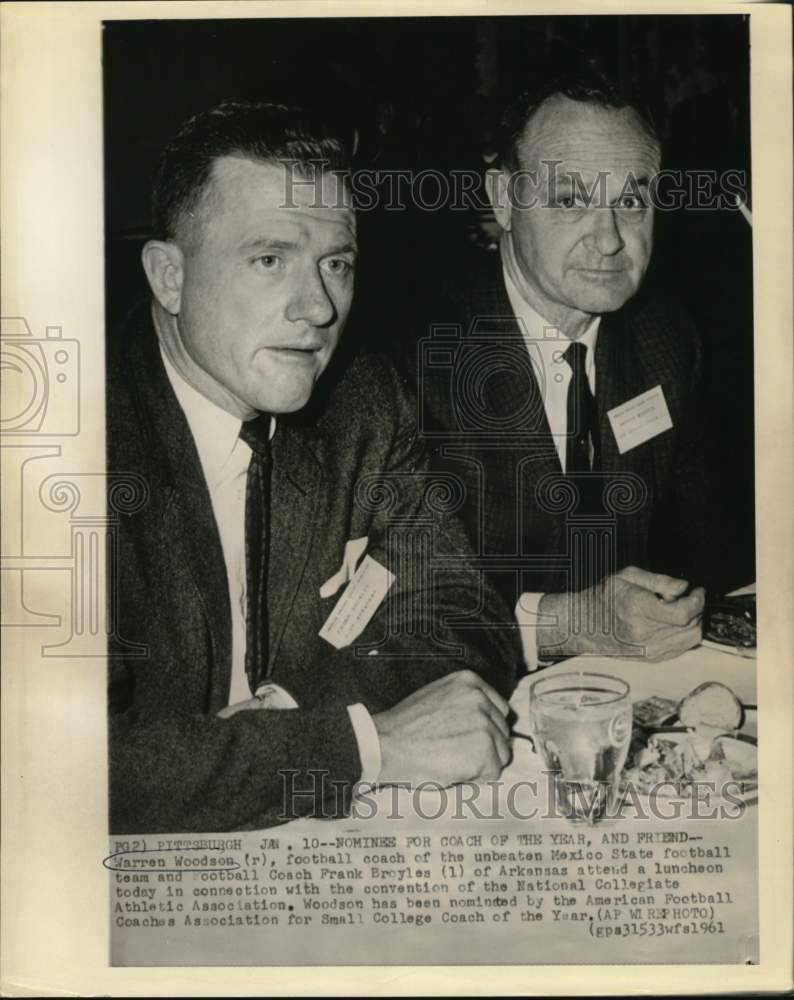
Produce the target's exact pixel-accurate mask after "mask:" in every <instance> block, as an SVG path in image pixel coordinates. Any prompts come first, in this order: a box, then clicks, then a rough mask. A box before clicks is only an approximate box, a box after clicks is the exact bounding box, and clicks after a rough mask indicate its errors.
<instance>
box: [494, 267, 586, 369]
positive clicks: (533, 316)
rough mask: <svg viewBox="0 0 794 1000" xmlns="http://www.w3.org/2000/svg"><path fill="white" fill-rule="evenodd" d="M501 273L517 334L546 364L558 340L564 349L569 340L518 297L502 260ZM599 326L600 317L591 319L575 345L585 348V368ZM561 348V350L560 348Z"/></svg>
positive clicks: (523, 299) (552, 356)
mask: <svg viewBox="0 0 794 1000" xmlns="http://www.w3.org/2000/svg"><path fill="white" fill-rule="evenodd" d="M502 274H503V276H504V282H505V288H506V290H507V297H508V299H509V300H510V305H511V306H512V307H513V312H514V313H515V315H516V319H518V320H521V324H520V325H521V332H522V333H523V335H524V339H525V340H526V341H527V346H529V345H530V344H532V345H533V347H536V348H537V349H538V350H539V351H540V354H541V357H542V358H543V363H544V365H548V364H549V362H550V361H552V360H553V359H554V355H555V354H556V352H557V351H559V350H560V340H563V341H565V346H567V344H569V343H572V341H571V339H570V338H569V337H566V336H565V334H564V333H563V332H562V330H559V329H557V327H555V326H554V325H553V324H552V323H549V322H548V320H545V319H544V318H543V317H542V316H541V315H540V313H538V312H537V311H536V310H535V309H533V308H532V306H531V305H530V304H529V303H528V302H527V300H526V299H525V298H524V296H523V295H522V294H521V292H520V290H519V289H518V287H517V285H516V283H515V281H513V277H512V275H511V273H510V268H509V267H507V266H505V263H504V261H503V263H502ZM600 324H601V317H600V316H593V318H592V320H591V321H590V323H589V325H588V327H587V329H586V330H585V332H584V333H583V334H582V336H581V337H579V338H578V340H579V343H580V344H584V346H585V347H586V348H587V349H588V350H587V362H588V366H589V365H592V364H593V363H594V358H595V346H596V340H597V339H598V328H599V326H600ZM564 349H565V347H563V350H564Z"/></svg>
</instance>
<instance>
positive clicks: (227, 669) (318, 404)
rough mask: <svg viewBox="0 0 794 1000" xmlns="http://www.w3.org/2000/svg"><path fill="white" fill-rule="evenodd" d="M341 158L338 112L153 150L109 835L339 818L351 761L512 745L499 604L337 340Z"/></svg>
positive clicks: (390, 390)
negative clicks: (147, 291)
mask: <svg viewBox="0 0 794 1000" xmlns="http://www.w3.org/2000/svg"><path fill="white" fill-rule="evenodd" d="M316 161H322V162H323V164H324V167H325V169H321V168H318V166H317V162H316ZM345 168H346V163H345V160H344V154H343V150H342V147H341V145H340V144H339V142H338V141H337V140H336V139H335V138H333V137H332V136H331V135H330V134H329V133H328V132H327V131H324V130H321V129H320V128H319V127H318V126H316V125H313V124H312V123H311V122H309V120H308V119H307V118H306V117H305V116H302V115H301V113H300V112H298V111H296V110H294V109H287V108H282V107H278V106H271V105H260V104H245V103H239V104H225V105H221V106H220V107H219V108H216V109H214V110H212V111H210V112H207V113H205V114H201V115H198V116H196V117H195V118H194V119H191V121H189V122H188V123H187V124H186V125H185V126H184V127H183V129H182V130H181V132H180V133H179V134H178V135H177V137H176V138H175V140H174V141H173V142H172V143H171V144H170V146H169V147H168V148H167V149H166V151H165V154H164V157H163V160H162V165H161V169H160V174H159V179H158V182H157V185H156V190H155V202H154V204H155V224H156V226H157V230H158V232H157V239H153V240H151V241H149V242H148V243H147V244H146V247H145V248H144V251H143V266H144V269H145V271H146V276H147V278H148V281H149V284H150V286H151V290H152V301H151V304H150V305H148V306H147V307H146V308H144V309H143V310H141V311H139V312H138V314H137V315H136V316H135V317H134V319H133V320H132V322H131V323H130V324H129V326H128V327H127V329H126V330H125V331H124V334H123V337H122V338H121V339H120V340H119V342H118V343H117V344H116V345H114V346H115V348H117V349H114V351H113V352H112V360H111V363H110V366H109V380H108V385H109V389H108V397H107V398H108V410H109V421H108V440H109V447H108V465H109V469H110V470H111V471H118V472H125V473H133V474H136V475H137V476H138V477H139V479H138V481H139V482H140V481H141V480H142V481H144V482H145V483H146V488H147V492H148V502H147V503H145V504H143V506H142V507H141V509H140V510H139V511H137V512H136V513H134V514H128V515H122V516H121V517H120V524H119V539H118V547H117V552H118V559H117V563H116V565H115V567H114V570H115V572H114V575H113V581H112V582H113V592H114V601H115V604H116V613H115V621H116V622H117V626H118V627H117V629H116V633H117V634H118V635H120V636H123V637H124V642H123V643H120V644H117V645H115V646H114V647H113V648H111V650H110V817H111V829H112V831H113V832H119V833H121V832H145V831H169V830H170V831H188V830H220V829H245V828H251V827H257V826H264V825H267V824H270V823H273V822H278V821H283V820H284V819H287V818H290V817H291V816H297V815H316V816H328V815H339V814H341V813H343V812H344V811H345V809H346V808H347V806H348V805H349V802H350V796H351V792H352V790H353V789H354V787H355V784H356V782H357V781H359V780H365V781H368V782H381V783H388V782H395V781H407V782H411V781H413V782H416V781H420V780H424V779H433V780H436V781H440V782H442V783H446V784H449V783H453V782H456V781H461V780H468V779H472V778H477V777H487V776H494V775H496V774H497V773H498V772H499V770H500V768H501V767H502V766H503V765H504V764H505V763H506V761H507V760H508V759H509V745H508V727H507V724H506V722H505V716H506V713H507V703H506V702H505V700H504V696H506V695H508V694H509V690H510V686H511V676H512V673H513V669H514V646H513V644H512V642H511V639H510V637H509V636H508V635H506V634H505V632H504V631H501V632H500V631H499V630H496V629H488V628H487V626H488V624H489V623H494V622H498V621H499V620H500V619H503V618H504V614H503V613H502V611H501V610H500V602H499V599H498V597H497V596H496V594H495V593H494V592H493V591H491V590H489V589H488V588H487V587H485V588H483V586H482V584H481V581H480V578H479V574H478V573H477V572H476V571H475V570H474V569H473V567H472V565H471V559H470V550H469V547H468V545H467V543H466V541H465V535H464V533H463V530H462V528H461V527H460V526H459V525H458V524H457V522H456V521H455V520H453V519H452V517H451V516H450V514H449V510H448V507H449V504H446V505H445V504H444V498H443V496H442V495H441V494H439V492H438V490H437V488H436V487H437V485H438V482H437V478H436V481H435V485H434V480H433V478H432V477H431V476H430V475H429V470H428V461H427V455H426V452H425V451H424V449H423V447H422V446H421V444H420V443H419V441H418V438H417V433H416V427H415V421H414V420H413V415H414V411H413V407H412V405H411V403H410V402H409V401H408V399H407V397H406V395H405V392H404V388H403V385H402V384H401V382H400V381H399V380H398V379H397V377H396V376H395V373H394V371H393V369H392V368H391V367H390V366H389V365H388V364H386V363H385V362H384V361H382V360H378V359H377V358H375V357H364V356H358V357H344V358H343V357H342V356H341V353H340V354H337V355H336V357H334V355H335V351H336V348H337V346H338V343H339V338H340V335H341V332H342V329H343V326H344V324H345V320H346V318H347V315H348V312H349V309H350V305H351V300H352V294H353V269H354V264H355V255H356V225H355V214H354V211H353V208H352V206H351V203H350V198H349V196H348V191H347V188H346V185H345V180H344V176H343V174H342V172H343V171H344V170H345ZM332 359H333V360H332ZM442 492H443V491H442ZM452 619H455V620H457V622H458V624H457V625H450V624H447V622H448V621H450V620H452ZM473 626H474V627H473ZM141 649H144V650H145V655H143V656H140V657H136V656H135V655H133V654H134V653H135V651H136V650H138V651H140V650H141Z"/></svg>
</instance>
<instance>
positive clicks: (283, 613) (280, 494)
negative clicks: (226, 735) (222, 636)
mask: <svg viewBox="0 0 794 1000" xmlns="http://www.w3.org/2000/svg"><path fill="white" fill-rule="evenodd" d="M304 433H305V432H304V431H303V430H302V429H301V428H299V427H298V426H295V425H293V424H291V423H289V422H288V421H286V420H285V421H280V422H279V423H278V424H277V430H276V436H275V438H274V440H273V474H272V480H271V488H270V533H269V537H270V555H269V560H268V585H267V595H268V619H269V622H270V644H269V653H268V674H270V672H271V671H272V669H273V663H274V661H275V658H276V655H277V653H278V648H279V646H280V644H281V640H282V638H283V635H284V629H285V627H286V624H287V620H288V618H289V613H290V610H291V608H292V605H293V603H294V601H295V595H296V592H297V590H298V586H299V584H300V582H301V578H302V577H303V573H304V570H305V568H306V563H307V560H308V558H309V552H310V550H311V543H312V538H313V537H314V531H315V524H316V522H317V517H316V512H317V501H318V495H319V490H320V484H321V482H322V477H323V472H322V467H321V465H320V462H319V461H318V459H317V457H316V455H315V454H314V452H313V451H312V449H311V448H310V447H309V444H308V442H307V441H306V440H305V438H304Z"/></svg>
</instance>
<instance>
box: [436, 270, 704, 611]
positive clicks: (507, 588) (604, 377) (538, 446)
mask: <svg viewBox="0 0 794 1000" xmlns="http://www.w3.org/2000/svg"><path fill="white" fill-rule="evenodd" d="M426 330H427V333H426V336H425V337H424V338H423V341H422V342H421V343H420V345H419V349H418V351H417V367H418V372H417V379H418V392H419V399H420V413H421V425H422V434H423V436H424V437H425V438H426V440H427V441H428V443H429V444H430V446H431V448H432V454H433V462H434V466H435V467H436V468H438V469H443V470H445V471H446V472H447V473H448V474H450V475H452V474H456V475H457V476H459V477H460V480H461V484H462V487H461V488H462V489H463V490H464V491H465V495H466V501H465V504H464V506H463V513H464V517H465V521H466V524H467V528H468V531H469V534H470V537H471V540H472V542H473V544H474V547H475V550H476V551H477V552H478V555H479V557H480V565H482V566H485V567H488V569H489V574H490V576H491V578H492V579H493V581H494V582H495V583H496V585H497V586H498V587H499V589H500V590H501V591H502V593H503V595H504V596H505V598H506V600H507V601H508V603H509V604H510V606H511V607H514V606H515V602H516V600H517V598H518V597H519V595H520V594H522V593H524V592H526V591H534V592H550V591H562V590H576V589H580V588H581V587H582V586H586V585H588V584H591V583H593V582H595V581H596V580H598V579H600V578H602V577H603V576H605V575H607V574H608V573H609V572H612V571H614V570H616V569H619V568H620V567H622V566H626V565H631V564H634V565H638V566H641V567H643V568H646V569H653V570H657V571H660V572H668V573H671V574H673V575H683V576H684V577H685V578H687V579H688V580H689V581H690V583H692V584H700V583H709V582H710V581H709V576H708V571H709V566H710V560H709V558H708V555H707V530H706V526H707V523H708V517H707V515H708V500H707V495H706V482H705V476H704V471H703V452H702V448H703V444H702V435H701V424H702V418H701V415H700V405H701V404H700V390H699V384H700V368H701V350H700V341H699V339H698V336H697V333H696V331H695V330H694V328H693V326H692V324H691V323H690V322H689V321H688V320H687V319H686V318H685V316H684V315H683V314H682V313H680V312H676V311H675V310H674V309H673V308H672V307H671V306H668V305H667V304H665V303H661V302H660V301H659V300H658V299H653V298H649V297H648V296H645V295H642V296H638V297H637V298H635V299H634V300H632V301H630V302H629V303H627V305H626V306H624V307H623V308H622V309H621V310H619V311H618V312H616V313H614V314H606V315H604V316H603V317H602V320H601V325H600V329H599V335H598V341H597V344H596V402H597V410H598V427H599V437H600V442H601V471H600V473H594V474H593V476H592V477H589V479H590V482H589V483H587V484H586V483H584V481H583V480H580V481H579V482H576V483H574V482H573V481H572V480H571V477H566V476H563V474H562V469H561V466H560V462H559V458H558V456H557V452H556V450H555V447H554V441H553V439H552V436H551V431H550V429H549V425H548V421H547V419H546V414H545V410H544V407H543V398H542V392H543V387H542V386H540V385H539V384H538V378H537V376H536V374H535V370H534V368H533V365H532V363H531V360H530V354H529V351H528V350H527V346H526V342H525V340H524V337H523V336H522V334H521V331H520V329H519V326H518V323H517V322H516V319H515V316H514V314H513V310H512V307H511V305H510V301H509V299H508V296H507V291H506V289H505V285H504V279H503V276H502V272H501V262H500V260H499V257H498V255H493V256H492V255H488V256H486V257H483V258H482V260H481V261H480V266H479V267H478V268H477V270H476V271H474V272H472V273H466V274H462V275H460V276H459V277H458V279H457V282H456V285H455V287H454V289H453V290H451V291H450V292H449V293H448V294H447V295H446V297H445V298H444V300H443V302H442V303H440V304H438V305H437V306H436V307H435V309H434V311H433V315H432V317H431V324H429V326H428V327H426ZM563 349H564V347H563ZM659 385H660V386H661V387H662V391H663V393H664V397H665V400H666V403H667V406H668V408H669V411H670V416H671V418H672V423H673V426H672V429H671V430H668V431H665V432H664V433H661V434H659V435H658V436H656V437H653V438H651V439H650V440H649V441H647V442H646V443H644V444H641V445H639V446H637V447H635V448H633V449H631V450H629V451H627V452H626V453H625V454H622V455H621V454H620V452H619V449H618V446H617V442H616V440H615V436H614V434H613V431H612V428H611V425H610V422H609V418H608V416H607V412H608V411H609V410H611V409H612V408H613V407H615V406H618V405H619V404H621V403H624V402H626V401H628V400H630V399H633V398H634V397H635V396H637V395H639V394H640V393H643V392H645V391H646V390H648V389H653V388H654V387H655V386H659ZM593 478H595V479H596V481H597V484H598V491H599V494H600V496H601V503H602V506H601V508H600V511H599V514H598V516H596V517H595V518H594V517H593V516H592V508H591V509H590V515H588V510H587V508H583V506H582V504H581V503H580V502H579V500H578V499H577V496H576V495H575V493H574V491H573V489H572V487H573V486H575V487H576V488H577V489H579V488H581V487H583V486H592V480H593Z"/></svg>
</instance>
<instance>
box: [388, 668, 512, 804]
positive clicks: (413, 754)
mask: <svg viewBox="0 0 794 1000" xmlns="http://www.w3.org/2000/svg"><path fill="white" fill-rule="evenodd" d="M508 710H509V706H508V704H507V702H506V701H505V700H504V698H502V696H501V695H500V694H498V693H497V692H496V691H494V689H493V688H492V687H490V686H489V685H488V684H486V683H485V681H484V680H483V679H482V678H481V677H479V676H478V675H477V674H475V673H473V672H472V671H470V670H462V671H459V672H457V673H454V674H448V675H447V676H446V677H440V678H439V679H438V680H435V681H433V682H432V683H430V684H428V685H426V686H425V687H423V688H420V689H419V690H418V691H414V693H413V694H411V695H409V696H408V697H407V698H405V699H403V701H401V702H399V704H397V705H395V706H394V708H390V709H389V710H388V711H386V712H381V713H379V714H378V715H375V716H373V722H374V723H375V728H376V729H377V731H378V737H379V739H380V751H381V760H382V766H381V773H380V779H379V783H380V784H400V783H410V784H413V785H415V784H418V783H419V782H421V781H437V782H439V783H440V784H441V785H444V786H446V785H454V784H455V783H456V782H460V781H472V780H478V779H483V780H487V779H490V778H497V777H498V776H499V774H500V772H501V770H502V768H503V767H504V766H505V765H506V764H507V763H508V762H509V760H510V742H509V740H510V730H509V728H508V725H507V722H506V720H505V716H506V715H507V713H508Z"/></svg>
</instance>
